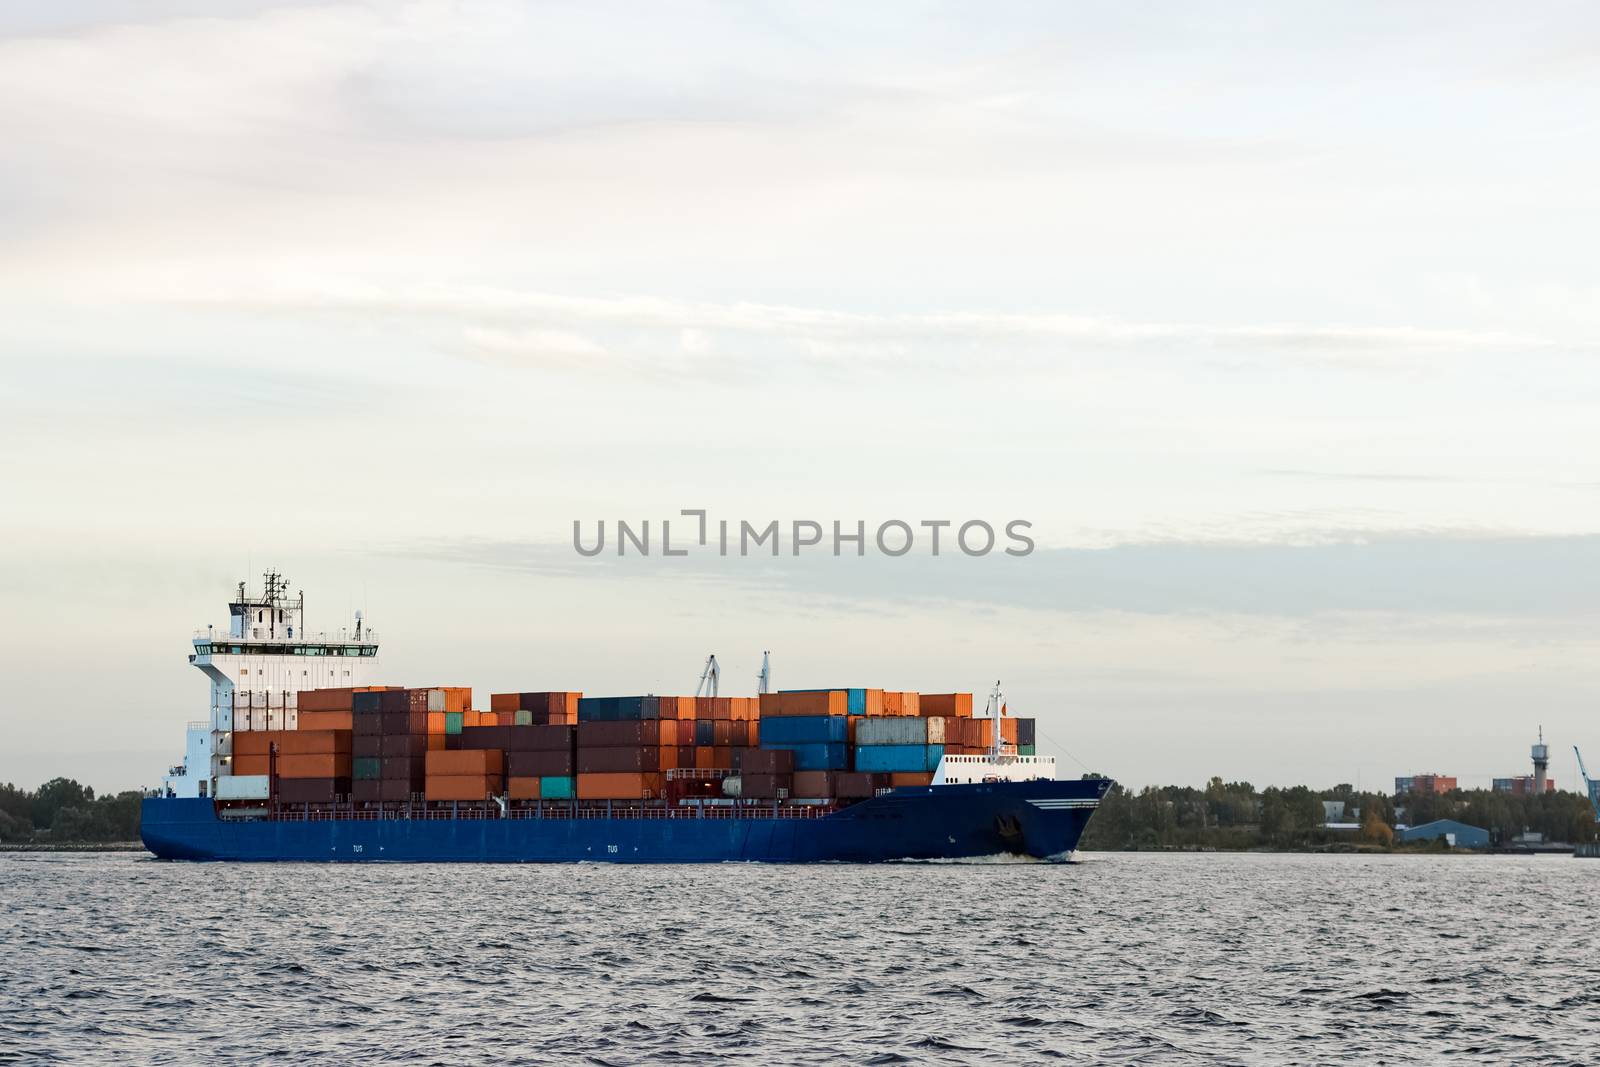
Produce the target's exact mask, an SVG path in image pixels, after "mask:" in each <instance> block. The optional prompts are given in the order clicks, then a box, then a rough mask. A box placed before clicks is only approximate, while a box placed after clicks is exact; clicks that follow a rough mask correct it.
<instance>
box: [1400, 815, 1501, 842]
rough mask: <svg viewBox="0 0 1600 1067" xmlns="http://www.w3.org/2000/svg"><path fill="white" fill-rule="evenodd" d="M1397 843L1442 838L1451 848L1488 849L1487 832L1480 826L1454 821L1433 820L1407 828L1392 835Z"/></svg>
mask: <svg viewBox="0 0 1600 1067" xmlns="http://www.w3.org/2000/svg"><path fill="white" fill-rule="evenodd" d="M1394 837H1395V840H1396V841H1399V842H1405V843H1409V842H1416V841H1436V840H1438V839H1439V838H1441V837H1442V838H1444V839H1445V841H1446V842H1448V843H1449V845H1450V847H1451V848H1488V847H1489V831H1487V830H1485V829H1483V828H1482V827H1481V826H1468V825H1467V824H1466V823H1464V822H1456V821H1455V820H1454V819H1435V820H1434V821H1433V822H1425V823H1423V824H1422V825H1421V826H1408V827H1407V828H1406V829H1404V830H1401V831H1400V832H1399V833H1397V834H1395V835H1394Z"/></svg>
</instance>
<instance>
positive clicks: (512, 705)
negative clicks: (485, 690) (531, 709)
mask: <svg viewBox="0 0 1600 1067" xmlns="http://www.w3.org/2000/svg"><path fill="white" fill-rule="evenodd" d="M521 707H522V694H521V693H490V694H489V710H491V711H518V710H520V709H521Z"/></svg>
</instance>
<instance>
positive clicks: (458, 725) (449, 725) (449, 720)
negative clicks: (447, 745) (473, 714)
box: [444, 711, 466, 734]
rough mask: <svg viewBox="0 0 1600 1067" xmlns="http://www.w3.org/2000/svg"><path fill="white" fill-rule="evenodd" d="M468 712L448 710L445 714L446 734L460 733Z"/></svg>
mask: <svg viewBox="0 0 1600 1067" xmlns="http://www.w3.org/2000/svg"><path fill="white" fill-rule="evenodd" d="M465 718H466V714H465V713H464V712H460V711H447V712H445V715H444V732H445V733H446V734H460V733H461V731H462V729H463V728H464V727H463V723H464V720H465Z"/></svg>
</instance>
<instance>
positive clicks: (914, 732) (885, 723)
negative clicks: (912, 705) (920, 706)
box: [856, 716, 944, 745]
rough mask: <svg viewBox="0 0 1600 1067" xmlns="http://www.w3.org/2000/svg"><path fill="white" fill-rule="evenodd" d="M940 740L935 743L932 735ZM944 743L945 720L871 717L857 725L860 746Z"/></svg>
mask: <svg viewBox="0 0 1600 1067" xmlns="http://www.w3.org/2000/svg"><path fill="white" fill-rule="evenodd" d="M934 733H937V734H938V735H939V740H938V741H934V740H933V739H932V736H931V735H932V734H934ZM943 741H944V720H943V719H921V718H918V719H912V718H906V717H902V716H889V717H884V718H879V717H878V716H870V717H868V718H865V719H862V720H860V721H859V722H857V723H856V744H858V745H927V744H935V745H936V744H940V743H942V742H943Z"/></svg>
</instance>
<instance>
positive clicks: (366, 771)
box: [350, 756, 383, 778]
mask: <svg viewBox="0 0 1600 1067" xmlns="http://www.w3.org/2000/svg"><path fill="white" fill-rule="evenodd" d="M350 763H351V768H350V770H351V775H352V776H353V777H355V778H382V777H383V760H381V759H373V758H372V757H370V756H357V757H356V758H354V759H352V760H351V761H350Z"/></svg>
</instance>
